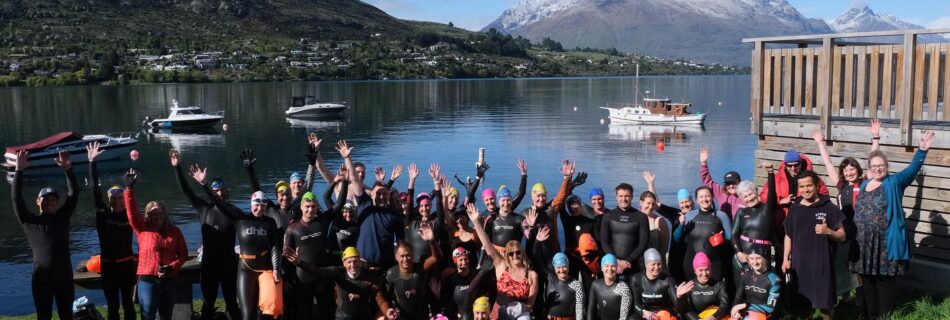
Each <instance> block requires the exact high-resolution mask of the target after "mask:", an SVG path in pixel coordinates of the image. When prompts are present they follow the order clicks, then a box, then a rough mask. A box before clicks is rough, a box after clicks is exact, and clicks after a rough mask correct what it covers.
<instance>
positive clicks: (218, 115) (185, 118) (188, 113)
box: [143, 100, 224, 129]
mask: <svg viewBox="0 0 950 320" xmlns="http://www.w3.org/2000/svg"><path fill="white" fill-rule="evenodd" d="M222 119H224V111H218V112H214V113H205V112H204V110H202V109H201V108H199V107H195V106H186V107H181V106H179V105H178V100H172V106H171V108H169V114H168V117H165V118H159V119H152V118H151V117H148V116H146V117H145V120H144V121H143V123H144V124H146V125H148V126H149V127H152V128H163V129H200V128H211V127H213V126H214V125H216V124H218V122H221V120H222Z"/></svg>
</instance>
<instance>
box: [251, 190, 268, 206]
mask: <svg viewBox="0 0 950 320" xmlns="http://www.w3.org/2000/svg"><path fill="white" fill-rule="evenodd" d="M265 203H267V196H265V195H264V192H263V191H257V192H254V193H252V194H251V206H254V205H255V204H265Z"/></svg>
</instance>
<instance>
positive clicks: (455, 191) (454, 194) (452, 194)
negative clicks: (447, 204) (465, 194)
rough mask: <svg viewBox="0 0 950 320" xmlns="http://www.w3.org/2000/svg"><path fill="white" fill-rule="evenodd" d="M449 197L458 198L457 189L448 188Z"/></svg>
mask: <svg viewBox="0 0 950 320" xmlns="http://www.w3.org/2000/svg"><path fill="white" fill-rule="evenodd" d="M449 196H450V197H458V196H459V189H456V188H455V187H449Z"/></svg>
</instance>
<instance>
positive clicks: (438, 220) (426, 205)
mask: <svg viewBox="0 0 950 320" xmlns="http://www.w3.org/2000/svg"><path fill="white" fill-rule="evenodd" d="M417 176H419V168H418V167H417V166H416V164H415V163H412V164H410V165H409V190H408V192H409V195H410V196H412V195H413V194H414V192H415V184H416V177H417ZM429 176H430V177H432V184H433V185H434V186H435V191H433V192H432V195H429V194H428V193H425V192H423V193H420V194H419V196H417V197H416V200H415V201H416V205H415V206H414V205H413V203H412V201H409V215H407V216H405V219H406V221H405V225H406V232H405V234H406V239H405V241H406V243H407V244H409V245H410V246H411V247H412V262H413V263H422V261H424V260H425V259H426V258H427V257H429V256H430V255H432V250H431V247H430V246H429V243H430V241H426V240H424V239H422V237H421V233H419V231H420V230H421V229H422V226H423V225H429V226H430V227H431V229H432V230H433V232H435V233H436V237H439V238H442V237H440V236H441V235H442V234H443V229H444V227H443V223H445V219H443V218H442V191H441V186H440V184H439V177H440V169H439V165H438V164H432V165H430V166H429ZM433 203H434V204H435V206H436V207H437V208H436V210H435V211H434V212H433V211H432V206H433Z"/></svg>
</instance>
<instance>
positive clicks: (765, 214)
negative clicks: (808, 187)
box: [732, 161, 778, 279]
mask: <svg viewBox="0 0 950 320" xmlns="http://www.w3.org/2000/svg"><path fill="white" fill-rule="evenodd" d="M761 167H762V168H765V170H766V171H768V173H769V177H768V182H767V183H768V189H769V191H768V197H767V199H766V201H765V202H764V203H763V202H761V201H759V190H758V187H756V186H755V182H752V181H742V182H740V183H739V188H738V190H739V191H738V192H739V197H740V198H741V199H742V200H743V201H744V202H745V207H744V208H742V209H739V211H738V212H736V220H735V221H733V222H732V240H733V241H732V247H733V250H735V252H736V255H735V260H734V261H733V265H732V266H733V274H734V276H733V279H739V273H740V272H741V271H742V270H743V269H744V268H747V267H748V266H747V263H748V261H747V259H748V257H747V255H748V254H749V249H751V248H752V245H753V244H758V245H763V246H766V247H767V248H768V250H766V251H765V254H766V258H768V259H769V260H770V261H771V260H772V255H771V252H772V249H773V248H774V247H775V246H774V245H773V244H774V243H775V242H776V241H778V239H776V237H775V233H774V232H773V230H774V225H773V222H772V219H773V216H774V215H775V210H776V209H778V196H776V193H775V169H774V168H773V167H772V163H770V162H768V161H763V162H762V165H761Z"/></svg>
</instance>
